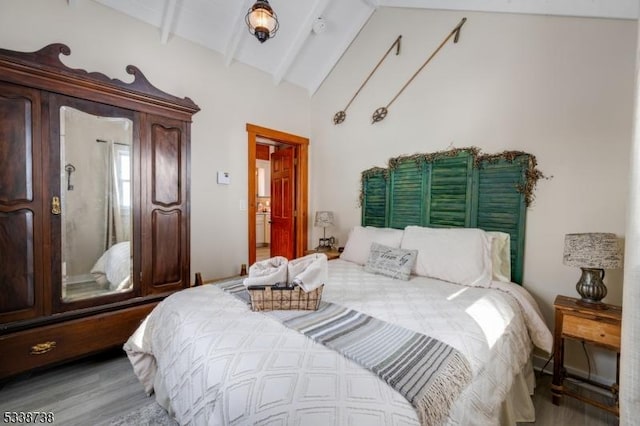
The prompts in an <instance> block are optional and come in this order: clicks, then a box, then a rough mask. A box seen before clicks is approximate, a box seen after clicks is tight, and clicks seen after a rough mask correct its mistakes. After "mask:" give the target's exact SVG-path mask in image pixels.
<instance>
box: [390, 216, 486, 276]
mask: <svg viewBox="0 0 640 426" xmlns="http://www.w3.org/2000/svg"><path fill="white" fill-rule="evenodd" d="M400 247H401V248H403V249H412V250H418V258H417V259H416V266H415V268H414V271H413V272H414V273H415V274H416V275H422V276H426V277H432V278H438V279H441V280H444V281H449V282H453V283H457V284H463V285H467V286H472V287H489V285H490V284H491V269H492V268H491V241H490V239H489V236H488V235H487V234H486V232H484V231H483V230H482V229H476V228H446V229H444V228H424V227H421V226H407V227H406V228H405V229H404V236H403V237H402V243H401V245H400Z"/></svg>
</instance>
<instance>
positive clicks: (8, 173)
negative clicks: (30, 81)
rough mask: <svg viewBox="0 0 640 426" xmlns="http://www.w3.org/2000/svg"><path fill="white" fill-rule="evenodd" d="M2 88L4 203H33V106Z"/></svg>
mask: <svg viewBox="0 0 640 426" xmlns="http://www.w3.org/2000/svg"><path fill="white" fill-rule="evenodd" d="M5 87H6V86H4V85H3V86H2V87H1V88H0V90H1V91H0V164H1V166H2V167H0V182H2V185H0V202H1V203H4V204H13V203H17V202H29V201H32V200H33V141H32V121H33V118H32V108H33V105H32V102H31V99H29V98H28V97H26V96H24V95H22V94H20V93H10V92H8V91H5V90H2V89H5Z"/></svg>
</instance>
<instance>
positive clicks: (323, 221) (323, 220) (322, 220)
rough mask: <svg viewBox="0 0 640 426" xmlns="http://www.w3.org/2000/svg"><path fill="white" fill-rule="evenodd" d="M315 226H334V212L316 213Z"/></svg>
mask: <svg viewBox="0 0 640 426" xmlns="http://www.w3.org/2000/svg"><path fill="white" fill-rule="evenodd" d="M315 226H320V227H322V228H327V227H329V226H333V212H327V211H320V212H316V222H315Z"/></svg>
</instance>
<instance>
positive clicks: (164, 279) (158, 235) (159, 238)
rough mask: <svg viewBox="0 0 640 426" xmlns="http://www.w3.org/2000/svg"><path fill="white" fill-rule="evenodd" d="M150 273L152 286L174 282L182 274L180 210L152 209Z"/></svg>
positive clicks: (178, 279) (177, 281)
mask: <svg viewBox="0 0 640 426" xmlns="http://www.w3.org/2000/svg"><path fill="white" fill-rule="evenodd" d="M152 223H153V225H152V226H153V238H152V244H151V247H152V259H153V260H152V263H153V267H152V275H151V283H152V285H153V286H161V285H166V284H176V283H179V282H180V280H181V275H182V259H181V257H182V250H181V241H182V236H181V228H182V226H181V223H182V214H181V212H180V210H172V211H168V212H165V211H162V210H154V212H153V213H152Z"/></svg>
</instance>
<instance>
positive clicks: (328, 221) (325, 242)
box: [315, 211, 333, 251]
mask: <svg viewBox="0 0 640 426" xmlns="http://www.w3.org/2000/svg"><path fill="white" fill-rule="evenodd" d="M315 226H321V227H322V231H323V233H322V238H320V244H319V245H318V247H316V250H318V251H327V250H330V249H331V243H330V242H329V240H330V238H329V239H327V227H329V226H333V212H328V211H318V212H316V221H315Z"/></svg>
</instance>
